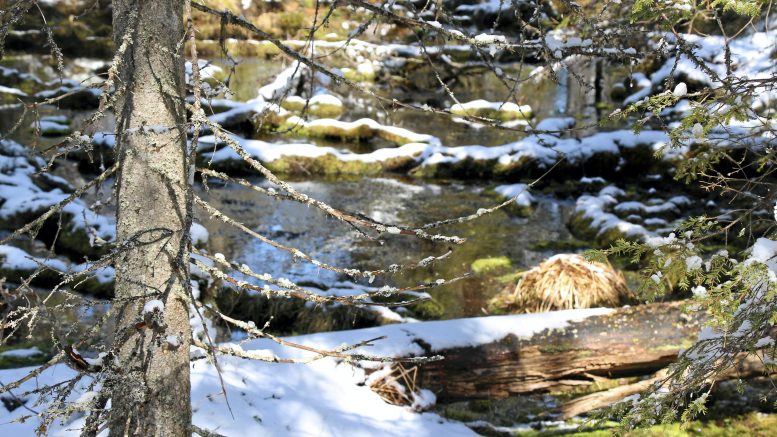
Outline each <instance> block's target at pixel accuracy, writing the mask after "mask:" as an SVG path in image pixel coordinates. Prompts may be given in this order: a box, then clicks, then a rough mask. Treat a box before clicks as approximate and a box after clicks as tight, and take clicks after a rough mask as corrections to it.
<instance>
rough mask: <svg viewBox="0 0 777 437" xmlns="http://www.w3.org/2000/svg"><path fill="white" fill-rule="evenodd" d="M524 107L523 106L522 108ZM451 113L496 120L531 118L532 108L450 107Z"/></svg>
mask: <svg viewBox="0 0 777 437" xmlns="http://www.w3.org/2000/svg"><path fill="white" fill-rule="evenodd" d="M524 109H525V108H524ZM451 113H452V114H454V115H460V116H474V117H482V118H488V119H491V120H496V121H513V120H528V119H530V118H532V115H533V113H532V110H531V109H528V110H524V111H513V110H509V109H505V108H502V109H495V108H459V107H453V108H451Z"/></svg>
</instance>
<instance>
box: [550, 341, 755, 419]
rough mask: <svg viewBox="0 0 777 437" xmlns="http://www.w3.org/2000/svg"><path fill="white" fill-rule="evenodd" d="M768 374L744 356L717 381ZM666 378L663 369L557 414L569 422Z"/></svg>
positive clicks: (577, 400) (575, 401)
mask: <svg viewBox="0 0 777 437" xmlns="http://www.w3.org/2000/svg"><path fill="white" fill-rule="evenodd" d="M768 372H769V369H767V368H766V367H765V366H764V364H763V361H761V360H760V359H759V358H757V357H754V356H752V355H743V356H742V357H741V360H740V361H739V362H738V363H737V365H736V366H733V367H731V368H729V369H727V370H726V371H724V372H722V373H721V374H720V375H718V376H717V378H716V381H722V380H728V379H741V378H753V377H758V376H764V375H765V374H767V373H768ZM666 377H667V371H666V369H662V370H659V371H658V372H656V373H655V374H654V375H652V376H651V377H649V378H647V379H643V380H641V381H638V382H635V383H632V384H626V385H622V386H619V387H615V388H612V389H610V390H605V391H601V392H597V393H591V394H589V395H586V396H581V397H579V398H575V399H572V400H571V401H569V402H566V403H564V404H563V405H561V406H560V407H559V408H558V410H557V412H558V413H559V418H560V419H562V420H567V419H571V418H573V417H575V416H579V415H581V414H586V413H589V412H591V411H594V410H598V409H601V408H605V407H608V406H610V405H612V404H614V403H615V402H619V401H621V400H623V399H625V398H627V397H629V396H632V395H636V394H639V393H642V392H644V391H645V390H647V389H649V388H651V386H653V384H655V383H657V382H659V381H662V380H663V379H665V378H666Z"/></svg>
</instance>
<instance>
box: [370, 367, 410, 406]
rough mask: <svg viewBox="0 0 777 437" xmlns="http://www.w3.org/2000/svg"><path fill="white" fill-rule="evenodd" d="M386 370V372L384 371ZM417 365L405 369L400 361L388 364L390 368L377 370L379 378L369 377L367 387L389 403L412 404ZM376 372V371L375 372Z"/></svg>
mask: <svg viewBox="0 0 777 437" xmlns="http://www.w3.org/2000/svg"><path fill="white" fill-rule="evenodd" d="M386 370H388V372H387V371H386ZM417 371H418V367H417V366H413V367H411V368H410V369H406V368H405V366H403V365H402V363H394V364H392V365H390V369H388V368H386V369H385V370H379V371H378V372H380V376H381V377H379V378H374V377H373V378H371V379H372V381H371V382H370V383H369V384H368V385H369V387H370V388H371V389H372V391H374V392H375V393H377V394H378V395H379V396H380V397H381V398H383V400H384V401H386V403H389V404H391V405H412V404H413V402H414V400H415V396H413V394H414V393H415V392H416V390H417V388H416V374H417ZM376 374H377V373H376Z"/></svg>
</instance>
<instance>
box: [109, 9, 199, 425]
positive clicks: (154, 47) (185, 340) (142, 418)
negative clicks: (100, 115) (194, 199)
mask: <svg viewBox="0 0 777 437" xmlns="http://www.w3.org/2000/svg"><path fill="white" fill-rule="evenodd" d="M183 7H184V2H182V1H179V0H114V1H113V27H114V41H115V43H116V46H117V47H118V46H119V45H120V43H121V40H122V38H123V36H124V35H125V33H126V32H128V31H129V32H130V34H131V35H132V41H133V44H132V46H131V47H130V49H129V50H127V52H126V54H125V56H124V59H123V61H122V69H121V71H120V77H119V80H117V86H122V85H126V86H127V87H128V88H127V90H126V92H125V93H124V94H123V97H122V99H121V100H120V101H119V104H118V106H117V146H118V147H117V152H116V153H117V159H118V160H119V161H120V162H121V168H120V174H119V176H118V183H117V186H118V189H117V196H118V199H117V203H118V207H117V227H118V229H117V231H118V241H119V242H120V244H122V243H123V244H126V245H127V247H128V249H127V250H126V251H125V252H123V253H122V254H121V255H120V256H119V257H118V259H117V260H116V299H117V302H116V305H118V306H119V308H120V313H119V315H118V317H117V328H116V341H117V342H118V343H119V344H120V345H121V346H120V347H119V353H118V357H117V365H116V370H115V371H114V372H113V375H112V376H111V379H110V380H109V381H108V384H107V385H106V387H107V388H108V389H109V390H111V391H110V394H111V404H112V408H111V414H110V418H109V425H110V428H111V430H110V435H112V436H114V435H130V436H184V435H191V431H190V425H191V402H190V381H189V379H190V378H189V343H190V338H191V332H190V327H189V317H188V304H187V302H186V300H185V299H186V287H185V285H186V284H187V283H188V251H189V242H188V232H187V230H188V225H189V221H190V218H189V217H190V216H189V214H188V213H187V211H189V208H187V206H188V205H187V202H189V201H190V198H189V194H188V189H189V186H188V164H187V154H186V133H185V132H186V130H185V121H186V119H185V111H184V106H183V103H184V96H185V84H184V58H183V44H182V41H183V35H184V29H183ZM133 20H136V25H134V26H133ZM155 299H158V300H161V301H163V302H164V311H163V312H161V313H157V314H156V316H154V314H153V313H147V314H144V313H143V306H144V304H145V303H146V302H148V301H151V300H155ZM176 343H177V344H176Z"/></svg>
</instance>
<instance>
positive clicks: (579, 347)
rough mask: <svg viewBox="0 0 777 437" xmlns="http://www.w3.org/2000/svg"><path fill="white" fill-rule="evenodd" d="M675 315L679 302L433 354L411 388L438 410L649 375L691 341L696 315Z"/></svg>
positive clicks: (696, 327)
mask: <svg viewBox="0 0 777 437" xmlns="http://www.w3.org/2000/svg"><path fill="white" fill-rule="evenodd" d="M681 307H682V303H679V302H672V303H656V304H650V305H639V306H635V307H625V308H620V309H617V310H616V311H614V312H612V313H610V314H608V315H604V316H594V317H588V318H586V319H584V320H582V321H579V322H572V323H570V324H569V326H568V327H566V328H563V329H551V330H545V331H542V332H540V333H539V334H535V335H534V336H532V337H531V338H529V339H519V338H517V337H515V336H512V335H511V336H507V337H505V338H503V339H502V340H500V341H497V342H493V343H488V344H482V345H478V346H472V347H459V348H451V349H446V350H444V351H437V352H436V353H439V354H440V355H443V356H444V357H445V359H444V360H442V361H437V362H430V363H427V364H425V365H423V366H421V367H419V369H418V376H417V385H418V386H419V387H422V388H426V389H430V390H432V391H433V392H434V393H435V394H436V395H437V398H438V400H439V401H440V402H451V401H458V400H466V399H504V398H506V397H509V396H511V395H516V394H525V393H533V392H559V391H564V390H570V389H580V388H584V387H587V386H589V385H591V384H594V383H595V382H597V380H601V378H607V379H610V378H624V377H633V376H643V375H651V374H653V373H655V372H656V371H658V370H660V369H662V368H664V367H665V366H666V365H668V364H669V363H671V362H672V361H674V360H675V359H676V358H677V355H678V353H679V352H680V350H681V349H683V348H687V347H689V346H690V345H691V344H693V342H694V341H695V340H696V338H697V336H698V332H699V329H700V326H701V322H702V315H701V314H698V313H689V312H685V311H683V310H682V308H681ZM422 346H423V344H422ZM599 382H601V381H599Z"/></svg>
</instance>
